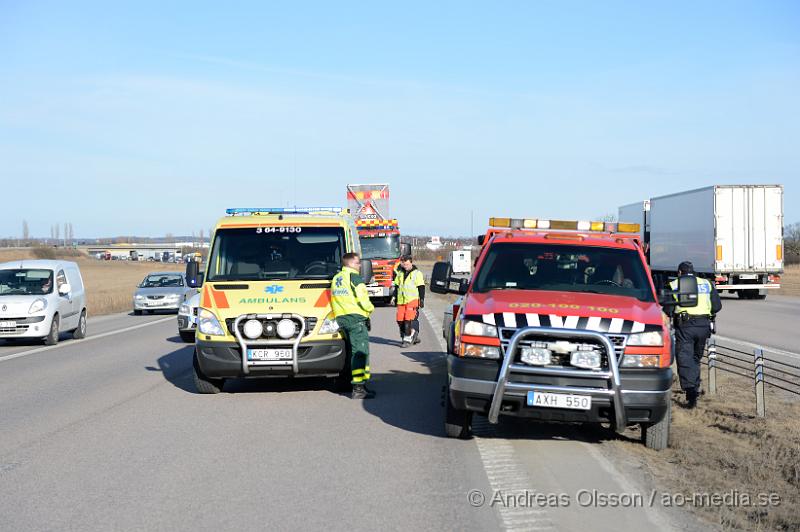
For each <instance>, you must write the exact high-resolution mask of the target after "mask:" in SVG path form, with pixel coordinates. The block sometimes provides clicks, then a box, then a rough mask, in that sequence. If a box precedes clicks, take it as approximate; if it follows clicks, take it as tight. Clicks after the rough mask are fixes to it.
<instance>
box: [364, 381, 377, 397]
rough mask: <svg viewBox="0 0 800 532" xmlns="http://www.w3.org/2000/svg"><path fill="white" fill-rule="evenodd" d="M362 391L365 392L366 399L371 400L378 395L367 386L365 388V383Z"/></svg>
mask: <svg viewBox="0 0 800 532" xmlns="http://www.w3.org/2000/svg"><path fill="white" fill-rule="evenodd" d="M364 391H365V392H367V397H366V399H372V398H373V397H375V396H376V395H378V394H377V393H375V390H373V389H371V388H370V387H369V386H367V383H366V382H365V383H364Z"/></svg>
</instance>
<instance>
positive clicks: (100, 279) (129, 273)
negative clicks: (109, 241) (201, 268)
mask: <svg viewBox="0 0 800 532" xmlns="http://www.w3.org/2000/svg"><path fill="white" fill-rule="evenodd" d="M63 251H64V250H55V256H54V257H53V258H64V259H66V260H73V261H75V262H77V263H78V266H79V267H80V269H81V275H82V276H83V282H84V283H85V284H86V307H87V311H88V313H89V315H90V316H99V315H103V314H114V313H117V312H126V311H130V310H131V309H132V308H133V304H132V300H133V292H134V291H135V290H136V285H138V284H139V283H140V282H141V281H142V279H143V278H144V276H145V275H147V274H148V273H149V272H152V271H163V270H175V271H182V270H183V265H182V264H169V263H160V262H129V261H100V260H96V259H93V258H90V257H88V256H86V255H83V254H79V255H78V256H75V252H74V251H72V250H66V251H67V253H66V254H65V253H63ZM35 255H41V252H39V251H38V250H34V249H19V250H17V249H15V250H0V262H5V261H9V260H17V259H33V258H39V257H37V256H35ZM48 258H49V254H48Z"/></svg>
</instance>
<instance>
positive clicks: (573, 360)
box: [569, 351, 601, 369]
mask: <svg viewBox="0 0 800 532" xmlns="http://www.w3.org/2000/svg"><path fill="white" fill-rule="evenodd" d="M600 361H601V357H600V351H575V352H574V353H572V356H570V359H569V363H570V364H572V365H573V366H575V367H577V368H586V369H600Z"/></svg>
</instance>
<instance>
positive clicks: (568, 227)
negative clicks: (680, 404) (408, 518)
mask: <svg viewBox="0 0 800 532" xmlns="http://www.w3.org/2000/svg"><path fill="white" fill-rule="evenodd" d="M489 225H490V228H489V230H488V232H487V233H486V235H483V238H480V239H479V240H480V241H481V244H482V248H481V250H480V253H479V256H478V259H477V261H476V266H475V270H474V272H473V274H472V277H471V278H470V279H465V278H457V277H453V274H452V268H451V265H450V264H449V263H446V262H440V263H437V264H436V265H435V266H434V270H433V274H432V276H431V286H430V288H431V291H432V292H436V293H454V294H459V295H461V296H462V297H461V298H460V300H459V301H458V302H457V306H456V308H454V314H453V322H452V325H451V327H452V330H451V331H450V334H449V337H450V338H451V341H450V345H449V346H448V350H449V351H450V352H449V353H448V357H447V362H448V363H447V368H448V387H447V388H448V389H447V401H446V412H445V430H446V432H447V435H448V436H450V437H457V438H469V437H470V436H471V430H472V429H471V424H472V417H473V414H475V413H478V414H482V415H485V416H487V417H488V419H489V421H490V422H491V423H497V422H498V420H499V416H500V415H506V416H518V417H526V418H530V419H535V420H539V421H564V422H590V423H609V424H610V425H611V427H612V428H613V429H614V430H616V431H617V432H623V431H624V430H625V429H626V427H628V426H629V425H634V424H639V425H640V426H641V434H642V441H643V442H644V443H645V444H646V445H647V446H648V447H650V448H653V449H663V448H666V447H667V445H668V442H669V427H670V404H671V401H670V389H671V386H672V369H671V365H672V354H671V343H672V342H671V336H670V334H671V333H670V327H669V320H668V319H667V317H666V315H665V314H664V312H663V311H662V305H671V304H673V305H674V304H676V303H680V304H681V305H687V306H691V305H692V293H694V295H695V304H696V285H694V286H692V280H691V279H683V278H682V279H681V280H679V286H678V289H677V290H676V291H675V292H674V293H673V292H669V293H663V294H662V295H661V300H659V296H658V295H657V293H656V290H655V288H654V285H653V282H652V279H651V275H650V271H649V269H648V266H647V262H646V260H645V257H644V254H643V252H642V246H641V243H640V241H639V237H638V231H639V227H638V224H623V223H620V224H616V223H605V222H584V221H581V222H579V221H556V220H541V219H512V218H492V219H491V220H490V223H489ZM693 290H694V292H693Z"/></svg>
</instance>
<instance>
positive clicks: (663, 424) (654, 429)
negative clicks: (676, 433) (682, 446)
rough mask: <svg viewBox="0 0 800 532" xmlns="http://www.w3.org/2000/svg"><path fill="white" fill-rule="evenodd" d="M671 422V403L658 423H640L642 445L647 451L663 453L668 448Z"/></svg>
mask: <svg viewBox="0 0 800 532" xmlns="http://www.w3.org/2000/svg"><path fill="white" fill-rule="evenodd" d="M671 421H672V401H671V400H670V401H669V402H668V403H667V412H666V413H665V414H664V417H663V419H662V420H661V421H659V422H658V423H641V425H640V426H641V429H642V443H644V445H645V447H647V448H648V449H653V450H654V451H663V450H664V449H666V448H667V447H669V426H670V422H671Z"/></svg>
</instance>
